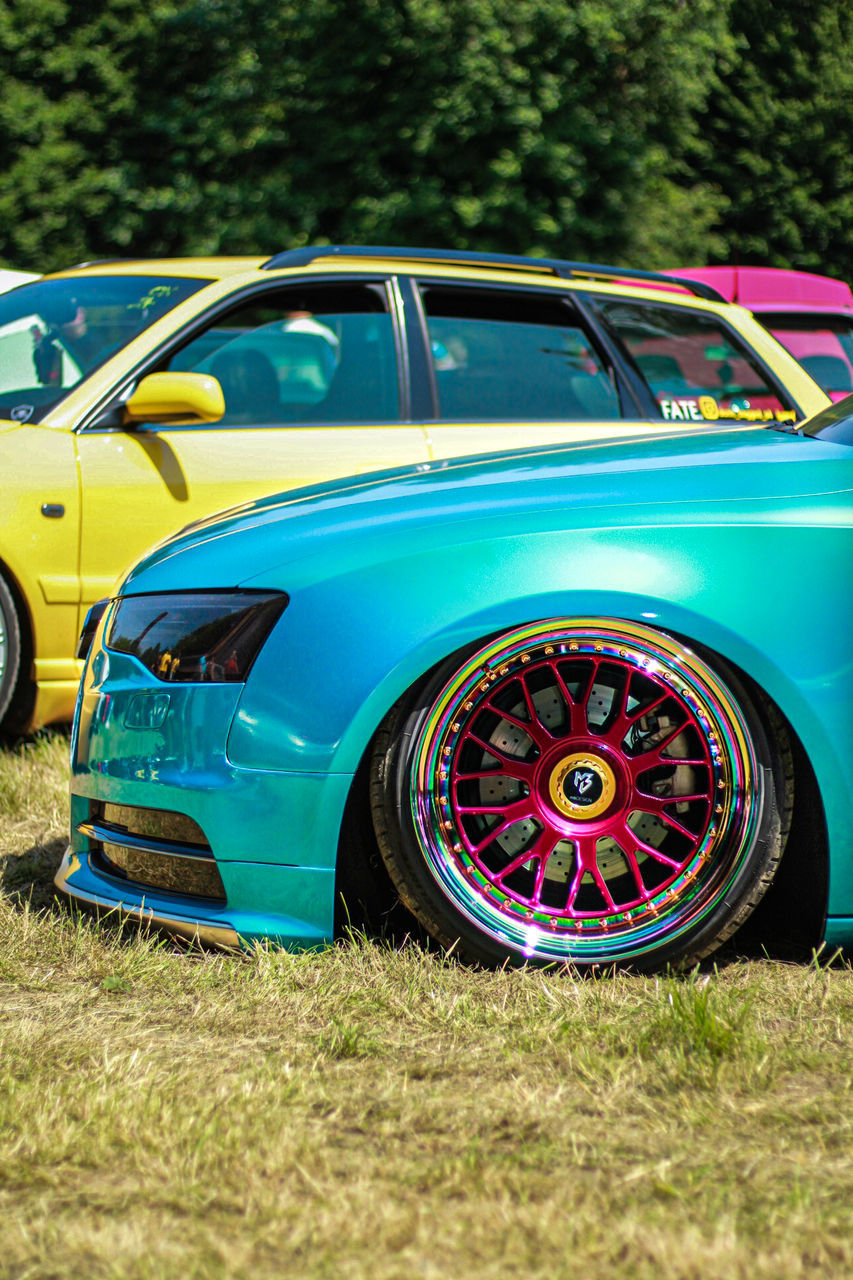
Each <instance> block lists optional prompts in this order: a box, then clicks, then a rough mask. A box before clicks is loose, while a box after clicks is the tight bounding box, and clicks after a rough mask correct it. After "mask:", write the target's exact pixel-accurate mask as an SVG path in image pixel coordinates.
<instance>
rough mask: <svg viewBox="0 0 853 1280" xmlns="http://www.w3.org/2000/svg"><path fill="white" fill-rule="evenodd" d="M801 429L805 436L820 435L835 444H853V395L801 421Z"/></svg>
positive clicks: (822, 438)
mask: <svg viewBox="0 0 853 1280" xmlns="http://www.w3.org/2000/svg"><path fill="white" fill-rule="evenodd" d="M799 430H800V431H801V432H802V433H803V435H805V436H818V437H819V438H820V439H821V440H831V441H832V443H833V444H853V395H850V396H845V397H844V399H843V400H839V401H838V403H837V404H832V405H830V406H829V408H828V409H822V410H821V411H820V413H816V414H815V416H814V417H813V418H809V419H808V420H807V421H806V422H803V423H801V425H800V427H799Z"/></svg>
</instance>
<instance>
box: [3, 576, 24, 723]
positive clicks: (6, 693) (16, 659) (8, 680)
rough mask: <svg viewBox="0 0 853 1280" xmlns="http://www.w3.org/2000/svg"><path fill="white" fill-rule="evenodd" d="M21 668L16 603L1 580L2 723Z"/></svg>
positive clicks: (19, 634)
mask: <svg viewBox="0 0 853 1280" xmlns="http://www.w3.org/2000/svg"><path fill="white" fill-rule="evenodd" d="M20 666H21V631H20V627H19V626H18V615H17V612H16V610H15V602H14V601H13V599H12V595H11V593H10V591H9V588H8V587H7V586H6V583H5V582H4V581H3V579H2V578H0V722H2V719H3V717H4V715H5V714H6V711H7V709H8V707H9V703H10V702H11V700H12V694H13V693H14V692H15V686H16V684H17V682H18V674H19V672H20Z"/></svg>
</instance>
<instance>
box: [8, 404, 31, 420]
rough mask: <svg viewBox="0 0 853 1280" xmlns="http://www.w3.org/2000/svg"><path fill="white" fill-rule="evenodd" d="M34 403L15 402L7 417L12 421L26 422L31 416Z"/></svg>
mask: <svg viewBox="0 0 853 1280" xmlns="http://www.w3.org/2000/svg"><path fill="white" fill-rule="evenodd" d="M34 408H35V405H31V404H16V405H15V407H14V409H13V410H12V412H11V413H10V414H9V417H10V418H11V419H12V421H13V422H27V421H28V419H30V418H31V417H32V416H33V409H34Z"/></svg>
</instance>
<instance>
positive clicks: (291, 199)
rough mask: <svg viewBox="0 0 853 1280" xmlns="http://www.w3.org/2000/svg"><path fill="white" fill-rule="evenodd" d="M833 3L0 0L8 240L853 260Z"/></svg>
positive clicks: (1, 180)
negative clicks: (403, 246) (409, 246)
mask: <svg viewBox="0 0 853 1280" xmlns="http://www.w3.org/2000/svg"><path fill="white" fill-rule="evenodd" d="M851 15H853V11H850V10H849V6H847V5H844V4H841V3H839V2H838V0H832V2H830V0H812V2H811V3H810V4H809V5H807V6H804V5H802V4H801V3H800V4H797V3H794V0H776V3H773V2H772V0H738V3H737V4H733V3H731V0H576V2H575V3H572V4H570V3H567V0H301V2H300V0H280V3H278V4H276V5H269V4H268V3H261V0H149V3H148V4H147V5H143V4H142V3H141V0H100V4H99V6H98V7H97V8H96V9H95V8H93V7H92V6H91V5H90V3H89V0H0V59H2V63H0V69H2V76H0V261H5V262H6V263H8V264H9V265H14V266H17V267H29V268H32V269H35V270H46V269H50V268H56V267H60V266H62V265H67V264H70V263H72V262H75V261H80V260H82V259H86V258H92V257H113V256H116V257H122V256H125V257H126V256H131V255H140V256H143V255H144V256H148V255H162V254H195V253H213V252H244V251H245V252H252V253H254V252H262V253H266V252H270V253H271V252H274V251H276V250H278V249H282V248H287V247H290V246H293V245H301V244H306V243H309V242H317V241H324V240H325V241H331V242H338V241H349V242H361V243H365V242H366V243H380V244H383V243H384V244H427V245H439V246H442V245H443V246H456V247H461V248H465V247H477V248H482V249H491V250H504V251H508V252H516V253H517V252H521V253H544V254H552V255H558V256H562V257H576V258H585V259H592V260H599V261H608V262H615V263H622V264H627V263H633V264H634V265H643V266H649V267H656V266H672V265H679V264H681V265H685V264H687V263H694V264H695V263H699V262H704V261H728V260H732V261H734V260H737V261H741V262H744V263H746V262H766V263H773V264H775V265H783V266H797V267H804V268H812V269H818V270H826V271H829V272H831V273H833V274H838V275H842V276H844V275H847V276H853V224H851V219H850V218H849V217H848V216H847V213H848V209H849V208H850V207H851V205H853V159H851V155H850V146H849V139H850V123H851V121H850V116H851V111H853V105H851V104H853V96H851V93H850V91H849V90H850V88H851V85H850V81H851V77H853V70H851V68H853V57H851V54H853V29H851V27H852V26H853V17H851Z"/></svg>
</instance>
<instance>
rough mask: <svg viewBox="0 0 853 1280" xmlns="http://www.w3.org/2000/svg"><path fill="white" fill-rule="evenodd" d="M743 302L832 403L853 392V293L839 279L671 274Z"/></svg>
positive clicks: (751, 270) (769, 271) (752, 271)
mask: <svg viewBox="0 0 853 1280" xmlns="http://www.w3.org/2000/svg"><path fill="white" fill-rule="evenodd" d="M667 274H668V275H674V276H684V277H685V278H686V279H689V280H698V281H700V282H701V283H703V284H709V285H711V286H712V288H714V289H716V290H717V292H718V293H720V294H722V296H723V297H724V298H725V299H726V301H727V302H737V303H740V305H741V306H742V307H746V308H747V309H748V310H749V311H752V312H754V314H755V316H756V317H757V319H759V320H760V321H761V323H762V324H763V325H764V326H765V327H766V328H768V329H769V330H770V332H771V333H772V334H773V336H774V337H775V338H776V339H777V340H778V341H779V342H781V343H782V345H783V346H784V347H787V349H788V350H789V351H790V352H791V355H793V356H795V357H796V358H797V360H799V362H800V364H801V365H802V366H803V368H804V369H805V370H806V372H807V373H809V374H810V375H811V376H812V377H813V378H814V380H815V382H817V383H819V384H820V386H821V387H823V389H824V391H825V392H826V393H827V395H828V396H831V397H832V399H833V400H842V399H843V398H844V396H846V395H850V393H851V392H853V293H851V292H850V289H849V287H848V286H847V285H846V284H844V283H843V281H841V280H831V279H830V277H829V276H815V275H811V274H810V273H809V272H807V271H782V270H779V269H777V268H776V267H688V268H686V269H685V270H683V271H682V270H678V271H671V272H667Z"/></svg>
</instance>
